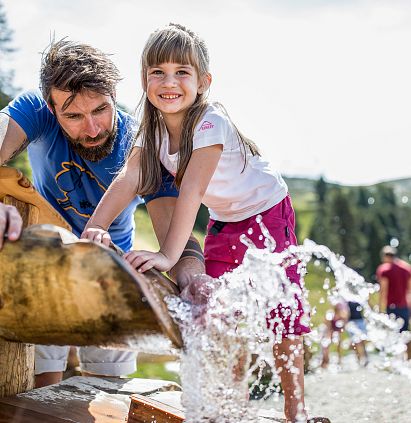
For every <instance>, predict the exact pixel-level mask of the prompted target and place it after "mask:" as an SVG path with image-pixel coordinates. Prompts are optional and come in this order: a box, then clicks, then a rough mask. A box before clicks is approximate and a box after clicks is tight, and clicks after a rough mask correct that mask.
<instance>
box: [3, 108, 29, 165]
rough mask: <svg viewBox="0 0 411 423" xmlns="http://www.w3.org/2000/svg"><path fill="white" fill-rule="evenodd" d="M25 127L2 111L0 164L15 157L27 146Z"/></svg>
mask: <svg viewBox="0 0 411 423" xmlns="http://www.w3.org/2000/svg"><path fill="white" fill-rule="evenodd" d="M27 145H28V140H27V136H26V134H25V132H24V131H23V129H22V128H21V127H20V126H19V125H18V124H17V123H16V121H14V120H13V119H12V118H11V117H9V116H8V115H6V114H5V113H0V165H4V164H6V163H7V162H8V161H9V160H11V159H14V158H15V157H16V156H18V155H19V154H20V153H21V152H22V151H24V150H25V149H26V148H27Z"/></svg>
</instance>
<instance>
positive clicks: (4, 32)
mask: <svg viewBox="0 0 411 423" xmlns="http://www.w3.org/2000/svg"><path fill="white" fill-rule="evenodd" d="M12 34H13V33H12V31H11V29H10V28H9V26H8V23H7V18H6V13H5V11H4V6H3V3H2V2H1V0H0V63H5V61H6V58H7V56H8V55H9V54H10V53H12V52H13V51H14V49H13V48H12V46H11V40H12ZM12 76H13V72H12V71H10V70H6V69H2V68H0V109H1V108H3V107H4V106H5V105H6V104H7V103H8V102H9V101H10V98H9V97H8V95H7V94H11V92H12V91H13V90H12V84H11V80H12Z"/></svg>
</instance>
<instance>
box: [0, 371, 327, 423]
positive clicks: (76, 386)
mask: <svg viewBox="0 0 411 423" xmlns="http://www.w3.org/2000/svg"><path fill="white" fill-rule="evenodd" d="M131 397H134V400H133V401H131V399H130V398H131ZM153 416H154V418H153ZM127 418H129V423H151V422H152V421H153V419H155V421H156V422H157V423H166V422H168V423H180V422H182V421H183V419H184V414H183V408H182V406H181V388H180V386H179V385H177V384H176V383H174V382H169V381H161V380H152V379H151V380H150V379H137V378H136V379H120V378H95V377H81V376H76V377H72V378H70V379H67V380H65V381H63V382H61V383H59V384H56V385H52V386H47V387H44V388H39V389H33V390H32V391H30V392H26V393H24V394H19V395H15V396H12V397H8V398H1V399H0V423H51V422H55V423H61V422H71V423H91V422H93V423H115V422H116V423H120V422H125V421H127ZM311 421H312V422H318V423H319V422H323V423H327V422H329V421H328V420H327V419H323V418H317V419H316V420H310V422H311ZM269 422H278V423H280V422H281V423H284V422H285V420H284V419H282V418H281V413H279V412H275V411H274V412H273V411H269V410H262V411H261V412H260V418H259V423H269ZM233 423H235V422H233Z"/></svg>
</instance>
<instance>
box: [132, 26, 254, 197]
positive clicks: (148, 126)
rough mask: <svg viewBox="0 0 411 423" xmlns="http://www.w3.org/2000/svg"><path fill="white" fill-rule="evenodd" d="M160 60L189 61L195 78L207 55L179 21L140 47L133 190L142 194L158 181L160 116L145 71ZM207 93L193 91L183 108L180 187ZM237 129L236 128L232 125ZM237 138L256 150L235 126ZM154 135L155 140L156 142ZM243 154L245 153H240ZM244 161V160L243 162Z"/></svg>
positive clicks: (205, 64)
mask: <svg viewBox="0 0 411 423" xmlns="http://www.w3.org/2000/svg"><path fill="white" fill-rule="evenodd" d="M163 63H179V64H182V65H191V66H193V67H194V69H195V70H196V72H197V75H198V77H199V80H200V81H201V80H203V79H204V78H205V76H206V75H207V74H208V73H209V55H208V49H207V47H206V45H205V43H204V41H203V40H202V39H201V38H199V37H198V36H197V35H196V34H195V33H194V32H193V31H191V30H189V29H187V28H185V27H184V26H182V25H179V24H173V23H170V24H169V25H168V26H167V27H165V28H163V29H160V30H157V31H155V32H154V33H152V34H151V35H150V37H149V39H148V41H147V43H146V45H145V47H144V50H143V54H142V58H141V71H142V83H143V88H144V94H143V97H142V99H141V101H140V111H141V115H142V116H141V125H140V128H139V131H138V134H137V137H138V136H140V137H141V139H142V147H143V148H142V151H141V167H140V176H139V182H138V188H137V192H138V193H139V194H141V195H146V194H150V193H154V192H156V191H157V190H158V189H159V188H160V184H161V180H162V177H161V164H160V155H159V152H160V147H161V141H162V128H163V125H162V116H161V113H160V111H159V110H157V109H156V108H155V107H154V106H153V105H152V104H151V103H150V101H149V100H148V98H147V94H146V90H147V74H148V69H149V67H152V66H157V65H161V64H163ZM207 104H208V103H207V93H206V92H203V93H201V94H197V97H196V100H195V101H194V103H193V104H192V106H191V107H190V108H189V109H188V110H187V113H186V115H185V117H184V120H183V124H182V131H181V139H180V147H179V162H178V169H177V174H176V177H175V183H176V185H177V187H180V185H181V181H182V179H183V176H184V172H185V170H186V168H187V165H188V162H189V161H190V158H191V154H192V152H193V137H194V130H195V127H196V125H197V124H198V123H199V121H200V120H201V118H202V116H203V115H204V113H205V111H206V108H207ZM236 130H237V128H236ZM237 133H238V137H239V141H240V142H241V145H242V146H243V148H244V153H245V152H246V149H248V150H250V151H251V153H252V154H253V155H255V154H259V152H258V149H257V147H256V145H255V144H254V143H253V142H252V141H250V140H248V139H247V138H245V137H244V136H243V135H241V134H240V132H239V131H238V130H237ZM156 139H157V140H158V144H156ZM244 157H246V154H244ZM244 165H245V164H244Z"/></svg>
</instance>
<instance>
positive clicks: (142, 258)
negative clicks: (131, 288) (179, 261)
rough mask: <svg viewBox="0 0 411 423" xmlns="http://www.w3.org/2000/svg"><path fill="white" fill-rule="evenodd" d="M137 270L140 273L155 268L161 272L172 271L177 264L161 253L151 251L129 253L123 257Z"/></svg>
mask: <svg viewBox="0 0 411 423" xmlns="http://www.w3.org/2000/svg"><path fill="white" fill-rule="evenodd" d="M123 257H124V258H125V259H126V260H127V261H128V262H129V263H130V264H131V265H132V266H133V267H134V268H135V269H137V270H138V271H139V272H145V271H146V270H149V269H152V268H153V267H154V268H156V269H157V270H159V271H160V272H166V271H167V270H170V269H171V268H172V267H173V266H174V265H175V262H174V261H173V260H171V259H169V258H168V257H167V256H166V255H164V254H163V253H161V252H160V251H159V252H158V253H153V252H151V251H144V250H139V251H129V252H128V253H126V254H124V256H123Z"/></svg>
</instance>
